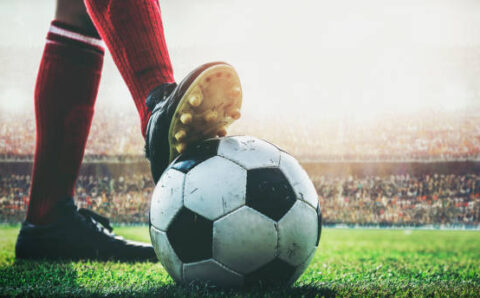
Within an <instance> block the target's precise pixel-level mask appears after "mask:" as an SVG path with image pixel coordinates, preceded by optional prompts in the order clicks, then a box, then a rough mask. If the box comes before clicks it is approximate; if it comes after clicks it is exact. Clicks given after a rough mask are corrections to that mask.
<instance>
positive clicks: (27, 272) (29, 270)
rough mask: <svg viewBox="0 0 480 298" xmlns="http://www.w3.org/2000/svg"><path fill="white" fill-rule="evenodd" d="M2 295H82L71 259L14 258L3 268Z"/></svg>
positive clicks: (0, 279)
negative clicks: (39, 259)
mask: <svg viewBox="0 0 480 298" xmlns="http://www.w3.org/2000/svg"><path fill="white" fill-rule="evenodd" d="M0 276H1V278H0V296H2V297H3V296H32V295H33V296H59V295H62V296H71V295H78V294H80V292H81V291H80V290H79V289H78V286H77V284H76V278H77V273H76V271H75V270H74V269H73V268H72V265H71V263H70V262H48V261H15V262H14V263H13V265H11V266H6V267H1V268H0Z"/></svg>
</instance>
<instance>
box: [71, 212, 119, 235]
mask: <svg viewBox="0 0 480 298" xmlns="http://www.w3.org/2000/svg"><path fill="white" fill-rule="evenodd" d="M78 213H80V214H81V215H83V216H84V217H86V218H88V219H92V220H93V221H95V222H98V223H99V224H101V225H102V226H103V227H104V228H105V229H107V230H108V231H109V232H110V233H111V232H112V231H113V227H112V226H111V225H110V220H108V218H106V217H103V216H101V215H100V214H97V213H95V212H93V211H92V210H89V209H85V208H80V209H78Z"/></svg>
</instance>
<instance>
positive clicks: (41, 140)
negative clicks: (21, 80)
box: [27, 0, 104, 224]
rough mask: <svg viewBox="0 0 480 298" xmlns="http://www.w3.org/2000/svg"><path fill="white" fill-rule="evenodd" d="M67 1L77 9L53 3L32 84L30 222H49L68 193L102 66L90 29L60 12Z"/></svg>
mask: <svg viewBox="0 0 480 298" xmlns="http://www.w3.org/2000/svg"><path fill="white" fill-rule="evenodd" d="M67 2H68V3H70V4H73V5H72V6H78V5H79V4H80V5H83V3H82V1H78V0H77V1H72V0H59V1H58V8H59V9H58V10H57V13H56V18H55V20H54V21H52V23H51V26H50V29H49V32H48V34H47V40H46V44H45V48H44V52H43V56H42V61H41V64H40V69H39V71H38V75H37V82H36V86H35V116H36V127H37V138H36V149H35V158H34V169H33V175H32V186H31V194H30V205H29V209H28V213H27V220H28V221H30V222H32V223H34V224H48V223H51V222H52V221H53V220H55V218H56V214H55V213H54V208H53V206H54V205H55V203H56V202H57V201H58V200H60V199H61V198H64V197H67V196H72V195H73V188H74V184H75V180H76V178H77V173H78V170H79V167H80V164H81V161H82V158H83V151H84V148H85V144H86V140H87V136H88V132H89V129H90V123H91V120H92V116H93V108H94V104H95V100H96V96H97V90H98V86H99V82H100V75H101V70H102V65H103V55H104V48H103V43H102V41H101V40H100V38H99V37H98V34H97V33H96V30H95V27H93V25H92V24H91V22H90V23H88V20H83V21H81V22H80V17H79V16H76V17H74V16H75V15H79V13H76V14H75V13H74V10H73V8H72V7H70V8H69V12H68V13H66V12H64V11H63V10H62V9H61V8H66V7H68V5H66V3H67ZM78 10H80V11H81V7H80V8H78V7H77V11H78ZM83 11H85V8H83ZM84 15H85V13H84ZM86 18H88V15H86ZM70 19H72V20H73V19H76V20H77V21H75V22H71V21H70Z"/></svg>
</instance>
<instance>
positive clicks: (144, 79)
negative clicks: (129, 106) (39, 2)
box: [85, 0, 174, 136]
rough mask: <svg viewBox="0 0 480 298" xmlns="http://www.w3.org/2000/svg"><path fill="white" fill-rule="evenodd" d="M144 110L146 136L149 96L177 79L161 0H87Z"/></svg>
mask: <svg viewBox="0 0 480 298" xmlns="http://www.w3.org/2000/svg"><path fill="white" fill-rule="evenodd" d="M85 4H86V6H87V10H88V13H89V15H90V18H91V19H92V21H93V23H94V24H95V27H96V28H97V31H98V32H99V34H100V36H101V37H102V38H103V40H105V43H106V44H107V47H108V49H109V50H110V53H111V54H112V57H113V60H114V61H115V64H116V65H117V67H118V69H119V70H120V73H121V74H122V76H123V79H124V80H125V82H126V83H127V86H128V88H129V89H130V92H131V93H132V96H133V100H134V101H135V105H136V107H137V110H138V113H139V114H140V120H141V124H142V134H143V136H145V132H146V127H147V123H148V119H149V118H150V111H149V110H148V108H147V106H146V105H145V99H146V97H147V95H148V94H149V93H150V91H151V90H152V89H153V88H155V87H157V86H158V85H160V84H164V83H173V82H174V79H173V69H172V64H171V62H170V57H169V55H168V50H167V46H166V43H165V36H164V33H163V25H162V18H161V16H160V6H159V4H158V1H157V0H85Z"/></svg>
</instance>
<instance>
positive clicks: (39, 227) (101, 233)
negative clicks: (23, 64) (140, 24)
mask: <svg viewBox="0 0 480 298" xmlns="http://www.w3.org/2000/svg"><path fill="white" fill-rule="evenodd" d="M57 4H58V7H57V13H56V19H55V20H54V21H53V22H52V24H51V26H50V30H49V32H48V35H47V41H46V45H45V49H44V52H43V56H42V61H41V64H40V69H39V72H38V76H37V83H36V86H35V115H36V128H37V138H36V139H37V141H36V149H35V158H34V167H33V175H32V181H31V192H30V205H29V208H28V212H27V219H26V221H25V222H24V223H23V224H22V228H21V230H20V233H19V236H18V239H17V245H16V257H17V258H25V259H40V258H48V259H62V258H91V259H108V258H110V257H112V258H113V259H115V260H132V259H141V260H145V259H149V260H155V254H154V252H153V249H152V248H151V246H143V245H138V244H136V243H127V242H126V241H124V240H122V239H119V238H117V237H115V236H114V235H113V234H110V233H109V232H106V231H107V230H109V229H110V227H109V224H108V221H106V220H105V219H103V218H102V217H99V216H98V215H96V214H94V213H92V212H88V211H82V210H78V209H77V208H76V207H75V205H74V203H73V199H72V196H73V191H74V185H75V181H76V179H77V175H78V171H79V168H80V164H81V161H82V158H83V154H84V149H85V144H86V141H87V137H88V132H89V129H90V124H91V121H92V116H93V108H94V104H95V100H96V96H97V91H98V86H99V82H100V75H101V70H102V64H103V56H104V49H103V43H102V41H101V39H100V38H99V36H98V34H97V32H96V30H95V28H94V26H93V25H92V23H91V21H90V20H89V17H88V14H87V13H86V10H85V7H84V4H83V1H82V0H59V1H58V2H57ZM97 223H100V224H101V225H104V226H105V229H103V228H99V226H100V224H97Z"/></svg>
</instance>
